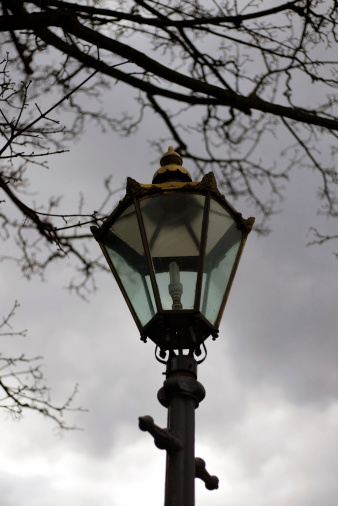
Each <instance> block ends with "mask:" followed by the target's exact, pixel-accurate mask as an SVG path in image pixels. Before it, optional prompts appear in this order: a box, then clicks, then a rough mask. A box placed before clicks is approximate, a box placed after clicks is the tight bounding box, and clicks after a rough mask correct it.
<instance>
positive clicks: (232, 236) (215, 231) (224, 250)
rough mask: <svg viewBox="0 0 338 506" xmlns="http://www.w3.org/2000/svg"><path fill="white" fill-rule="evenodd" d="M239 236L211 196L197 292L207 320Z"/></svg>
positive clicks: (223, 287)
mask: <svg viewBox="0 0 338 506" xmlns="http://www.w3.org/2000/svg"><path fill="white" fill-rule="evenodd" d="M241 240H242V232H241V231H240V230H238V228H237V227H236V223H235V221H234V220H233V218H232V217H231V216H230V214H229V213H228V212H227V211H226V210H225V209H224V208H223V207H222V206H221V205H220V204H218V203H217V202H216V201H215V200H213V199H211V200H210V214H209V226H208V234H207V244H206V256H205V262H204V272H203V279H202V296H201V313H202V314H203V315H204V316H205V317H206V318H207V319H208V320H209V321H210V323H211V324H214V323H215V321H216V318H217V316H218V313H219V310H220V307H221V304H222V300H223V297H224V294H225V291H226V289H227V286H228V282H229V278H230V275H231V272H232V268H233V266H234V263H235V260H236V256H237V252H238V249H239V246H240V244H241Z"/></svg>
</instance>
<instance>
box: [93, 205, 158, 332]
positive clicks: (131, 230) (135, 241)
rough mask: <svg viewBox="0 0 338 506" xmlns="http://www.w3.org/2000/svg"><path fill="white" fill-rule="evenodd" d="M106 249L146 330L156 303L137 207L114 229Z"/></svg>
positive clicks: (130, 208)
mask: <svg viewBox="0 0 338 506" xmlns="http://www.w3.org/2000/svg"><path fill="white" fill-rule="evenodd" d="M102 242H103V245H104V246H105V248H106V251H107V253H108V255H109V257H110V259H111V261H112V264H113V266H114V267H115V270H116V272H117V274H118V276H119V278H120V280H121V283H122V285H123V286H124V289H125V291H126V293H127V295H128V298H129V300H130V302H131V304H132V306H133V308H134V310H135V312H136V314H137V317H138V318H139V320H140V323H141V325H142V326H144V325H145V324H146V323H148V322H149V320H150V319H151V318H152V317H153V316H154V314H155V307H156V304H155V300H154V296H153V292H152V289H151V282H150V276H149V271H148V266H147V262H146V258H145V255H144V249H143V245H142V239H141V234H140V230H139V226H138V222H137V216H136V212H135V208H134V205H132V206H130V207H128V208H127V209H126V210H125V211H124V212H123V213H122V214H121V216H120V217H119V218H118V219H117V220H116V222H115V223H114V224H113V225H112V227H111V228H110V230H109V232H108V233H107V234H106V236H105V237H104V239H103V241H102Z"/></svg>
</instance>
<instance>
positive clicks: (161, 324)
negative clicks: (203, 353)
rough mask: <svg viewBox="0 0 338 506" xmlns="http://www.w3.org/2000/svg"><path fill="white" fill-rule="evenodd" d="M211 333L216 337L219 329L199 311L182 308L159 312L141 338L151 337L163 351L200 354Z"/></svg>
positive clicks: (146, 327) (145, 328)
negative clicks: (187, 351) (184, 351)
mask: <svg viewBox="0 0 338 506" xmlns="http://www.w3.org/2000/svg"><path fill="white" fill-rule="evenodd" d="M210 335H212V336H213V338H214V339H215V338H216V337H217V336H218V329H217V328H216V327H214V326H212V325H211V324H210V323H209V322H208V321H207V320H206V318H204V316H203V315H202V314H201V313H200V312H199V311H195V310H189V309H181V310H177V311H174V310H171V311H162V312H160V313H157V314H156V315H155V316H154V317H153V318H152V320H150V322H149V323H148V324H147V325H146V326H145V327H144V330H143V333H142V336H141V339H142V340H143V341H146V340H147V338H149V339H151V340H152V341H153V342H154V343H155V344H156V346H158V347H159V348H160V350H161V351H162V352H166V351H174V350H178V351H183V350H189V351H190V352H192V353H193V352H194V353H195V354H196V355H197V356H198V355H199V354H200V346H201V345H202V344H203V343H204V341H205V340H206V339H207V338H208V337H209V336H210Z"/></svg>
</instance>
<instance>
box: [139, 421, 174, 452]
mask: <svg viewBox="0 0 338 506" xmlns="http://www.w3.org/2000/svg"><path fill="white" fill-rule="evenodd" d="M138 420H139V422H138V426H139V428H140V429H141V430H143V431H144V432H149V434H151V435H152V436H153V438H154V443H155V446H157V448H159V449H160V450H167V452H169V453H174V452H178V451H180V450H182V448H183V443H182V441H181V440H180V439H179V438H178V437H177V436H176V435H175V434H174V433H173V432H172V431H171V430H169V429H161V427H158V426H157V425H156V424H155V423H154V419H153V418H152V417H151V416H148V415H146V416H140V417H139V419H138Z"/></svg>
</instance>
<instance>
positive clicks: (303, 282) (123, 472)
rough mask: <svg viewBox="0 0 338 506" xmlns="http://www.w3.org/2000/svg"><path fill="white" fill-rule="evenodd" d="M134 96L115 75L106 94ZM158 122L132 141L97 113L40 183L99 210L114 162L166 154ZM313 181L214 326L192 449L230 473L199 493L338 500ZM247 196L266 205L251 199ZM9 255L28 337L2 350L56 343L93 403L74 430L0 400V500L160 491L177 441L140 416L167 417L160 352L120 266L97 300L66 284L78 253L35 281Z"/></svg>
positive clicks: (58, 361)
mask: <svg viewBox="0 0 338 506" xmlns="http://www.w3.org/2000/svg"><path fill="white" fill-rule="evenodd" d="M128 96H129V95H127V94H126V93H125V92H124V91H123V90H122V89H115V90H114V91H113V92H111V94H108V95H107V97H106V100H107V108H109V109H110V110H111V111H113V110H114V108H115V107H117V104H118V103H120V102H121V101H122V102H123V101H126V100H127V98H126V97H128ZM162 134H163V132H162V131H161V127H159V125H158V124H157V123H156V122H152V121H150V118H147V119H146V122H145V124H144V125H143V126H142V127H141V129H140V131H139V132H138V133H137V134H136V135H135V136H133V137H131V138H129V139H122V140H121V139H120V138H119V137H117V136H116V135H113V134H112V133H109V132H108V133H106V134H102V133H101V132H100V131H98V130H97V129H96V128H95V126H94V125H89V126H88V128H87V133H86V135H85V136H84V137H83V138H82V140H81V141H80V142H79V143H78V144H75V145H74V146H73V147H72V149H71V152H70V153H69V154H64V155H62V156H59V157H58V158H54V159H53V160H52V161H51V169H50V170H49V171H45V170H43V169H38V168H37V169H34V170H36V172H35V173H34V174H33V173H32V178H33V181H34V184H35V187H37V186H39V188H40V190H41V191H42V192H45V193H46V195H48V194H49V193H56V194H58V193H64V195H65V196H64V201H63V202H64V203H63V210H64V211H66V212H73V211H74V202H76V201H77V199H78V194H79V191H80V190H81V191H83V192H84V194H85V196H86V197H85V198H86V209H87V210H88V211H89V212H91V211H93V210H94V209H95V208H97V207H98V205H99V204H100V203H101V200H102V197H103V191H102V180H103V178H104V177H106V176H108V175H110V174H112V175H113V178H114V179H113V181H114V185H115V186H116V187H119V186H121V185H123V184H124V183H125V179H126V176H131V177H133V178H134V179H136V180H138V181H139V182H142V183H149V182H151V179H152V176H153V173H154V172H155V170H156V169H157V168H158V167H159V157H158V154H157V153H155V152H154V151H152V150H151V148H150V147H149V144H148V143H147V139H148V140H149V139H150V140H157V139H158V138H159V137H160V136H161V135H162ZM276 142H278V140H277V141H276ZM169 144H174V143H173V142H169V143H167V144H166V145H164V146H163V152H165V151H166V150H167V148H168V145H169ZM274 153H276V152H274ZM262 156H264V153H262ZM266 156H270V157H271V156H272V148H271V151H270V152H268V151H267V152H266ZM275 156H277V155H276V154H275ZM183 162H184V160H183ZM183 165H184V166H185V167H186V168H187V169H188V170H189V171H190V173H192V174H196V170H195V168H194V167H193V166H191V164H190V163H188V162H187V163H185V162H184V163H183ZM317 183H318V181H317V180H316V177H315V175H314V174H313V173H309V174H307V173H306V172H305V171H302V172H297V173H296V172H295V173H294V174H293V176H292V177H291V185H290V186H289V189H288V191H287V192H286V199H285V201H284V202H283V203H282V205H281V208H283V212H282V213H280V214H278V215H276V216H275V217H274V218H273V220H272V221H271V223H270V225H271V228H272V233H271V234H270V236H269V237H267V238H259V237H258V236H257V235H255V234H254V233H252V234H251V235H250V236H249V238H248V241H247V245H246V247H245V250H244V253H243V256H242V260H241V263H240V265H239V269H238V273H237V275H236V278H235V282H234V284H233V288H232V291H231V294H230V297H229V301H228V304H227V307H226V310H225V313H224V317H223V321H222V324H221V328H220V337H219V339H218V340H217V341H216V342H213V341H210V342H209V341H207V348H208V358H207V360H206V361H205V362H204V363H203V364H202V365H201V366H200V367H199V380H200V381H201V382H202V383H203V384H204V386H205V388H206V392H207V396H206V399H205V400H204V401H203V402H202V403H201V404H200V407H199V409H198V410H197V411H196V456H199V457H202V458H203V459H204V460H206V463H207V469H208V470H209V472H210V473H211V474H216V475H217V476H218V477H219V479H220V488H219V490H217V491H212V492H210V491H207V490H205V488H204V485H203V483H202V482H199V481H198V480H197V482H196V504H197V505H198V506H244V505H245V506H267V505H269V506H270V505H273V506H323V505H325V506H334V505H335V504H337V497H338V480H337V454H338V436H337V426H338V402H337V401H338V374H337V357H338V340H337V323H338V311H337V301H338V283H337V267H338V263H337V262H338V261H337V260H336V259H335V257H334V255H333V249H334V245H333V244H330V245H327V246H323V247H320V248H319V247H316V246H313V247H306V244H307V242H308V241H309V240H310V234H309V227H310V226H312V225H316V226H318V227H320V226H322V227H327V226H328V223H327V222H326V220H325V218H324V217H320V216H318V215H317V207H318V206H317V201H316V195H317ZM122 195H123V192H121V195H120V196H122ZM31 198H32V199H33V197H31ZM116 201H117V199H116ZM112 207H113V205H112ZM235 207H236V208H237V210H238V211H240V212H242V213H243V215H244V217H248V216H251V215H254V210H253V209H250V208H248V206H247V203H246V202H238V203H236V204H235ZM3 247H4V250H5V253H3V254H10V253H11V252H12V247H13V246H12V245H11V243H10V242H6V243H5V244H4V245H3ZM97 248H98V246H97ZM98 251H99V250H97V252H98ZM0 268H1V270H0V293H1V309H2V312H3V314H5V313H6V312H7V311H8V310H9V309H10V308H11V306H12V303H13V301H14V300H15V299H18V300H19V302H20V304H21V307H20V310H19V311H18V312H17V316H16V319H15V328H17V329H21V328H28V337H27V338H25V339H24V338H21V337H15V338H10V337H3V338H1V339H2V347H3V349H4V350H6V352H7V353H8V354H9V353H12V355H15V354H16V353H21V352H25V353H27V355H30V356H34V355H37V354H42V355H44V364H45V369H44V371H45V375H46V376H47V378H48V380H49V385H50V387H51V389H52V397H53V399H54V400H55V401H57V400H60V401H62V400H64V399H65V398H66V396H67V395H68V394H69V393H70V392H71V390H72V388H73V386H74V384H76V383H78V384H79V386H80V391H79V394H78V397H77V399H76V401H77V402H75V403H78V404H81V405H82V406H83V407H85V408H87V409H88V412H86V413H75V414H73V415H72V416H69V421H70V422H74V423H76V425H78V426H79V427H82V428H83V430H82V431H76V432H69V433H66V434H64V435H63V436H62V437H59V436H57V435H55V433H54V432H53V425H52V424H51V423H50V422H49V421H48V420H45V419H43V417H41V416H38V415H36V414H33V413H27V414H26V415H25V416H24V418H23V419H22V420H21V421H20V422H15V421H13V420H12V419H11V418H10V417H8V415H6V414H5V413H4V412H0V429H1V435H2V444H1V452H0V471H1V473H0V490H1V499H0V504H1V506H59V505H60V504H62V505H63V506H94V505H95V506H130V505H132V504H137V505H139V506H146V505H147V506H158V505H159V504H162V503H163V494H164V474H165V453H164V452H163V451H160V450H158V449H156V448H155V446H154V444H153V441H152V438H151V437H150V436H149V435H148V434H146V433H144V432H141V431H140V430H139V429H138V416H140V415H145V414H148V415H151V416H153V417H154V419H155V422H156V423H157V424H158V425H161V426H163V427H164V426H165V425H166V410H165V409H164V408H163V407H162V406H160V405H159V404H158V402H157V398H156V395H157V391H158V390H159V388H160V387H161V386H162V382H163V379H164V377H163V375H162V372H163V370H164V367H163V366H162V365H161V364H159V363H158V362H157V361H156V360H155V358H154V346H153V343H152V342H148V343H147V344H146V345H145V344H143V343H141V341H140V340H139V335H138V331H137V328H136V326H135V324H134V321H133V319H132V317H131V315H130V313H129V311H128V308H127V305H126V304H125V302H124V300H123V298H122V295H120V293H119V290H118V287H117V285H116V283H115V281H114V279H113V277H112V276H110V275H108V274H106V275H100V276H99V277H98V287H99V290H98V292H97V294H96V295H94V296H93V297H92V298H91V300H90V303H86V302H84V301H83V300H81V299H79V298H78V297H76V296H74V295H70V294H69V293H68V292H67V291H66V290H65V289H64V286H65V285H66V284H67V282H68V281H69V278H70V277H71V267H70V266H69V265H68V262H67V261H63V262H59V263H58V264H55V265H54V266H53V267H50V268H49V269H48V270H47V276H46V281H45V282H41V281H40V280H38V279H33V280H32V281H30V282H28V281H26V280H25V279H23V278H22V276H21V274H20V272H19V271H18V270H17V268H16V266H15V265H12V264H10V263H7V264H4V263H3V264H1V265H0ZM0 316H1V315H0Z"/></svg>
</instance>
